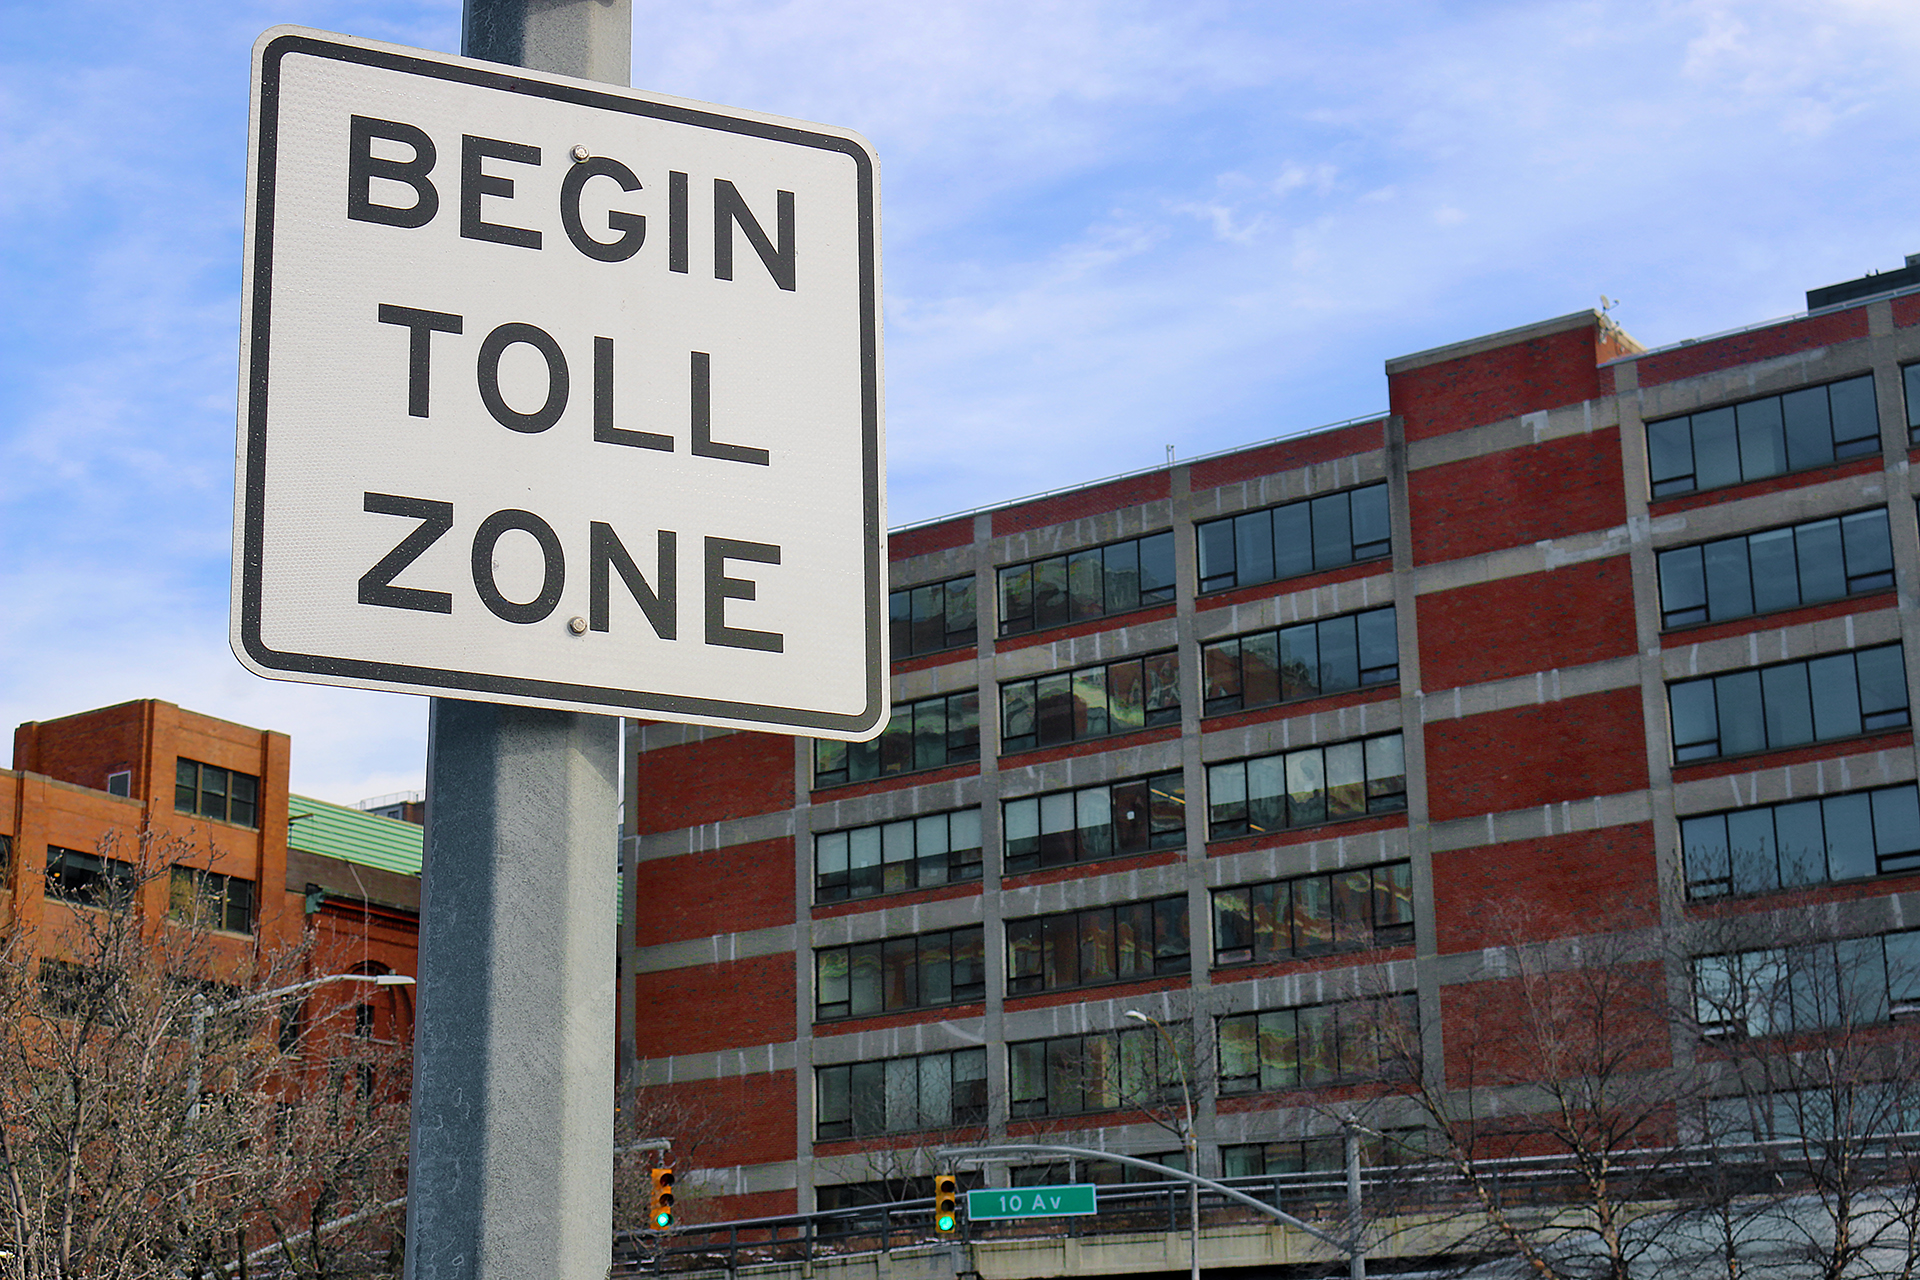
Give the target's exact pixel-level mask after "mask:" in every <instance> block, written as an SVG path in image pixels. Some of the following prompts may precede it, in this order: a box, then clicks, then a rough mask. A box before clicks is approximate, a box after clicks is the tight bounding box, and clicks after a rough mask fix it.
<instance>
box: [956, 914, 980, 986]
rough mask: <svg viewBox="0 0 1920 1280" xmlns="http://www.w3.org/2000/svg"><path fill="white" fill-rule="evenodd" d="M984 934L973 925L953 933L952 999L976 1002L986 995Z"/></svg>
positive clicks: (978, 927)
mask: <svg viewBox="0 0 1920 1280" xmlns="http://www.w3.org/2000/svg"><path fill="white" fill-rule="evenodd" d="M986 946H987V942H986V932H985V931H984V930H983V929H982V928H981V927H980V926H979V925H975V926H974V927H973V928H971V929H955V930H954V931H953V998H954V999H955V1000H978V999H980V998H981V996H983V995H984V994H985V993H986V982H987V950H986Z"/></svg>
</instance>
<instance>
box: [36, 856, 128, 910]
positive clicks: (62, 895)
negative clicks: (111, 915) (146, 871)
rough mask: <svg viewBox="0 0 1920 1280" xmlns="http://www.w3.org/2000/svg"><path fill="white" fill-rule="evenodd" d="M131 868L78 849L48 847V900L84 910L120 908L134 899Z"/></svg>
mask: <svg viewBox="0 0 1920 1280" xmlns="http://www.w3.org/2000/svg"><path fill="white" fill-rule="evenodd" d="M133 890H134V879H133V864H132V863H128V862H121V861H120V860H119V859H118V858H102V857H99V856H97V855H95V854H91V853H81V852H80V851H79V850H78V849H62V848H61V847H60V846H58V845H51V844H50V845H48V846H47V896H48V897H49V898H58V899H60V900H61V901H62V902H77V903H79V904H80V905H81V906H83V907H116V908H117V907H123V906H125V905H126V904H127V903H128V902H130V901H132V899H133Z"/></svg>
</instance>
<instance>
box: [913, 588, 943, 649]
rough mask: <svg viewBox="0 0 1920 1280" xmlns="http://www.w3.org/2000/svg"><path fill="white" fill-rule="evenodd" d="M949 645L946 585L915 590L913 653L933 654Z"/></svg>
mask: <svg viewBox="0 0 1920 1280" xmlns="http://www.w3.org/2000/svg"><path fill="white" fill-rule="evenodd" d="M946 645H947V588H946V586H945V584H944V583H939V582H936V583H932V584H931V585H929V586H924V587H915V588H914V589H913V647H912V649H911V650H909V652H912V653H932V652H933V651H934V650H936V649H944V648H946Z"/></svg>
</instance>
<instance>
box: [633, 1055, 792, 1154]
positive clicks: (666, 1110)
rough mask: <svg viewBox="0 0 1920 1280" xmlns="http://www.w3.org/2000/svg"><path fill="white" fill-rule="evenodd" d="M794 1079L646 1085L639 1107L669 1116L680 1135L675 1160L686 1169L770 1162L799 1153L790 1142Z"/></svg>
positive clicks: (788, 1075) (771, 1076) (783, 1075)
mask: <svg viewBox="0 0 1920 1280" xmlns="http://www.w3.org/2000/svg"><path fill="white" fill-rule="evenodd" d="M794 1097H795V1094H794V1075H793V1072H791V1071H771V1072H767V1073H765V1074H761V1075H751V1076H726V1077H724V1078H722V1079H718V1080H685V1081H680V1082H678V1083H675V1084H656V1085H648V1086H647V1087H646V1088H644V1089H642V1090H641V1099H640V1103H639V1105H640V1106H641V1107H643V1108H645V1109H646V1110H647V1113H648V1114H658V1115H662V1116H672V1117H673V1118H674V1119H673V1126H674V1127H675V1128H676V1129H678V1130H679V1131H680V1132H678V1133H675V1134H673V1135H672V1137H673V1139H674V1143H673V1146H674V1158H675V1160H676V1161H679V1162H682V1163H683V1164H684V1166H685V1167H689V1168H696V1167H697V1168H703V1169H725V1168H728V1167H729V1166H732V1165H749V1164H771V1163H774V1162H775V1161H780V1160H791V1159H793V1158H794V1157H795V1156H796V1155H797V1154H798V1149H797V1147H796V1146H795V1144H794V1136H793V1135H794V1124H795V1123H796V1117H795V1115H794Z"/></svg>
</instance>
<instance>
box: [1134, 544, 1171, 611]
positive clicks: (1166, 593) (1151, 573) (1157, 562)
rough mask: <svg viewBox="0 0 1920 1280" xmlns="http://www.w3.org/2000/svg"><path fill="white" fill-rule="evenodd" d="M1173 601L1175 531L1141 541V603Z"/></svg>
mask: <svg viewBox="0 0 1920 1280" xmlns="http://www.w3.org/2000/svg"><path fill="white" fill-rule="evenodd" d="M1171 599H1173V531H1172V530H1168V531H1167V532H1165V533H1155V534H1149V535H1148V536H1147V537H1144V538H1142V539H1140V603H1141V604H1165V603H1166V602H1167V601H1169V600H1171Z"/></svg>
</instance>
